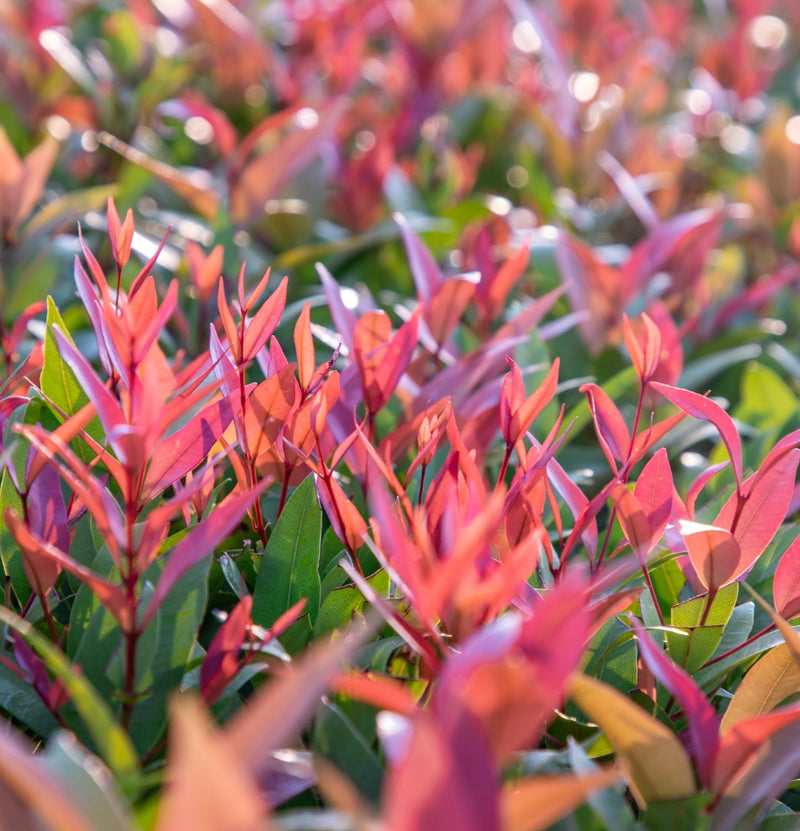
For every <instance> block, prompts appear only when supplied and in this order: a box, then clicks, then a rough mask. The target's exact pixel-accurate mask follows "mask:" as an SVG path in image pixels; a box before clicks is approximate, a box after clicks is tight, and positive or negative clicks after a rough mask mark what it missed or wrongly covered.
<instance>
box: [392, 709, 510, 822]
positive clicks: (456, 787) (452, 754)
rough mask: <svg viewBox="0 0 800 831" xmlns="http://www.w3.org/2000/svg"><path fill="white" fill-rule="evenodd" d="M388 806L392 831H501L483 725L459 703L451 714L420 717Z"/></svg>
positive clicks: (396, 774)
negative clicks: (430, 830) (432, 830)
mask: <svg viewBox="0 0 800 831" xmlns="http://www.w3.org/2000/svg"><path fill="white" fill-rule="evenodd" d="M420 771H425V775H424V776H420ZM383 804H384V805H385V806H386V807H385V809H384V810H385V818H386V826H387V828H391V829H392V831H420V829H422V828H425V829H428V828H431V829H432V828H442V829H446V828H458V829H459V831H500V816H499V792H498V787H497V780H496V773H495V767H494V763H493V761H492V755H491V753H490V752H488V748H487V747H486V740H485V738H484V736H483V731H482V730H481V727H480V725H479V724H478V722H477V721H476V720H475V719H474V718H473V717H472V716H471V715H470V714H469V713H468V712H466V711H464V710H463V709H462V708H461V707H460V706H459V705H458V704H457V703H456V702H454V703H453V705H452V706H451V707H450V708H449V709H448V711H447V712H446V713H439V714H437V715H434V714H433V713H432V712H430V711H428V710H424V711H422V712H420V713H419V715H418V716H417V717H416V718H415V719H414V720H413V731H412V734H411V739H410V741H409V743H408V747H407V749H406V752H405V754H404V755H403V757H402V758H401V760H400V761H399V762H398V763H397V764H396V765H395V766H394V767H393V768H392V770H391V771H390V773H389V775H388V777H387V781H386V784H385V786H384V794H383Z"/></svg>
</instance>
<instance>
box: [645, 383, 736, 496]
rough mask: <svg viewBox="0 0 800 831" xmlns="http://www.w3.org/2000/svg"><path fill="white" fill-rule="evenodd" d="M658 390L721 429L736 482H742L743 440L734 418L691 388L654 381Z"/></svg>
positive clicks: (692, 413) (720, 432)
mask: <svg viewBox="0 0 800 831" xmlns="http://www.w3.org/2000/svg"><path fill="white" fill-rule="evenodd" d="M651 386H652V387H653V388H654V389H656V390H658V391H659V392H660V393H661V394H662V395H663V396H664V397H665V398H667V399H668V400H669V401H671V402H672V403H673V404H675V406H676V407H679V408H680V409H681V410H683V411H684V412H685V413H688V414H689V415H690V416H693V417H694V418H699V419H702V420H703V421H710V422H711V423H712V424H713V425H714V426H715V427H716V428H717V430H718V431H719V434H720V437H721V438H722V441H723V442H724V444H725V447H726V448H727V449H728V455H729V456H730V458H731V465H732V466H733V475H734V476H735V477H736V484H737V486H738V485H741V483H742V442H741V440H740V438H739V433H738V432H737V430H736V425H735V424H734V423H733V419H732V418H731V417H730V416H729V415H728V414H727V413H726V412H725V410H723V409H722V407H720V406H719V404H717V403H716V402H715V401H712V400H711V399H710V398H706V397H705V396H704V395H700V394H699V393H696V392H691V391H690V390H684V389H681V388H680V387H671V386H669V385H668V384H662V383H660V382H658V381H654V382H653V383H652V385H651Z"/></svg>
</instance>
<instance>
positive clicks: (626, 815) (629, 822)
mask: <svg viewBox="0 0 800 831" xmlns="http://www.w3.org/2000/svg"><path fill="white" fill-rule="evenodd" d="M567 754H568V758H569V761H570V765H571V766H572V769H573V770H574V771H575V773H579V774H584V775H589V774H592V773H599V772H600V771H601V770H602V768H601V767H600V766H599V765H597V764H595V763H594V762H593V761H592V760H591V759H590V758H589V757H588V756H587V755H586V751H585V750H584V749H583V748H582V747H581V745H580V744H579V743H578V742H576V741H575V740H574V739H572V738H570V739H569V740H568V743H567ZM621 791H622V789H621V788H606V789H605V790H604V791H600V792H597V793H592V794H590V795H589V797H588V798H587V800H586V801H587V803H588V804H589V806H590V807H591V808H592V810H593V811H594V812H595V813H596V814H597V815H598V816H599V817H600V819H602V821H603V823H604V825H603V826H601V827H604V828H614V829H615V831H636V829H637V824H636V820H635V819H634V816H633V813H632V811H631V808H630V805H629V804H628V802H627V801H626V799H625V797H624V796H623V794H622V792H621Z"/></svg>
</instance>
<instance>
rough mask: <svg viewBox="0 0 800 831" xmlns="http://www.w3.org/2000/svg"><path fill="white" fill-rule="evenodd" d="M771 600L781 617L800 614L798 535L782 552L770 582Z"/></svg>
mask: <svg viewBox="0 0 800 831" xmlns="http://www.w3.org/2000/svg"><path fill="white" fill-rule="evenodd" d="M772 600H773V602H774V604H775V609H776V610H777V612H778V614H779V615H780V616H781V617H782V618H786V620H791V619H792V618H793V617H797V616H798V615H800V537H797V538H796V539H795V541H794V542H793V543H792V544H791V545H790V546H789V547H788V548H787V549H786V551H784V552H783V554H782V556H781V558H780V560H779V561H778V567H777V568H776V569H775V579H774V581H773V583H772Z"/></svg>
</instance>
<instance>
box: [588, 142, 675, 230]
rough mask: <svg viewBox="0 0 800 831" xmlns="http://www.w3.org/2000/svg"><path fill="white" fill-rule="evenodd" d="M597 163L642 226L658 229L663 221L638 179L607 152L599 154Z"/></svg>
mask: <svg viewBox="0 0 800 831" xmlns="http://www.w3.org/2000/svg"><path fill="white" fill-rule="evenodd" d="M597 163H598V164H599V165H600V167H602V168H603V170H605V172H606V173H607V174H608V175H609V176H610V177H611V180H612V181H613V182H614V184H615V185H616V186H617V190H618V191H619V192H620V194H621V195H622V197H623V199H625V201H626V202H627V203H628V205H629V206H630V208H631V210H632V211H633V212H634V213H635V214H636V216H637V217H638V218H639V221H640V222H641V223H642V225H644V227H645V228H647V230H648V231H653V230H654V229H655V228H657V227H658V225H659V223H660V221H661V220H660V219H659V217H658V213H657V212H656V209H655V208H654V207H653V203H652V202H651V201H650V200H649V199H648V198H647V195H646V194H645V192H644V191H643V190H642V188H641V186H640V184H639V183H638V182H637V181H636V179H634V177H633V176H631V174H630V173H629V172H628V171H627V170H626V169H625V168H624V167H623V166H622V165H621V164H620V163H619V162H618V161H617V160H616V159H615V158H614V157H613V156H612V155H611V153H609V152H607V151H606V150H601V151H600V152H599V153H598V154H597Z"/></svg>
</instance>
